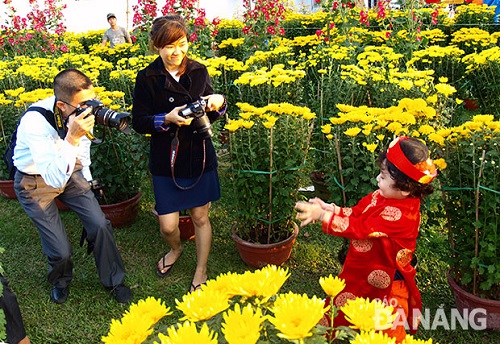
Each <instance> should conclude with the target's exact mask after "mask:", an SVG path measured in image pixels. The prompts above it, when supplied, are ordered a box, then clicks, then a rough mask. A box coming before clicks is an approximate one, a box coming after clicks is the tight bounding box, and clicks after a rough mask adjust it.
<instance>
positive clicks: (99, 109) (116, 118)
mask: <svg viewBox="0 0 500 344" xmlns="http://www.w3.org/2000/svg"><path fill="white" fill-rule="evenodd" d="M85 105H87V106H88V107H91V108H92V114H93V115H94V116H95V122H96V123H97V124H100V125H103V126H105V127H106V126H108V127H113V128H116V129H118V130H120V131H121V132H122V133H125V134H130V128H129V126H128V125H129V123H130V114H129V113H128V112H116V111H113V110H111V109H109V108H107V107H104V105H103V104H102V103H101V102H100V101H99V100H97V99H90V100H87V101H86V102H85ZM86 109H87V108H81V109H79V111H78V114H80V113H81V112H83V111H85V110H86Z"/></svg>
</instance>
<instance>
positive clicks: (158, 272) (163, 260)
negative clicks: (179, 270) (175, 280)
mask: <svg viewBox="0 0 500 344" xmlns="http://www.w3.org/2000/svg"><path fill="white" fill-rule="evenodd" d="M167 255H168V253H167V254H166V255H164V256H163V258H162V259H161V264H162V265H163V267H162V268H161V269H160V268H158V265H156V274H157V275H158V276H160V277H167V276H168V275H169V274H170V272H171V271H172V268H173V267H174V264H175V263H177V260H179V258H180V257H181V255H182V252H181V254H180V255H179V257H178V258H177V260H176V261H175V262H173V263H172V264H165V257H166V256H167ZM165 269H168V270H167V271H165V272H161V271H162V270H165Z"/></svg>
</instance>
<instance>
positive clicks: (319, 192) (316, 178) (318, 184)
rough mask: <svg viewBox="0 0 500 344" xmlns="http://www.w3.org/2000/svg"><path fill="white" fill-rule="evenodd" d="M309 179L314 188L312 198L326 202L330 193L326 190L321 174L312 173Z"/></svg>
mask: <svg viewBox="0 0 500 344" xmlns="http://www.w3.org/2000/svg"><path fill="white" fill-rule="evenodd" d="M309 178H310V179H311V183H312V184H313V186H314V196H316V197H318V198H321V199H322V200H323V201H325V202H327V201H328V199H329V198H330V191H329V190H328V186H327V184H326V182H325V178H324V176H323V173H321V172H318V171H314V172H312V173H311V174H310V175H309Z"/></svg>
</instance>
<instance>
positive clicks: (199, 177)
mask: <svg viewBox="0 0 500 344" xmlns="http://www.w3.org/2000/svg"><path fill="white" fill-rule="evenodd" d="M188 37H189V35H188V30H187V26H186V23H185V21H184V19H183V18H182V17H181V16H179V15H176V14H172V15H167V16H165V17H160V18H156V19H155V20H154V21H153V25H152V28H151V32H150V45H151V48H152V49H153V50H156V51H158V54H159V57H158V58H157V59H156V60H155V61H153V62H152V63H151V64H150V65H149V66H147V67H146V68H145V69H143V70H141V71H139V73H138V74H137V78H136V83H135V89H134V103H133V109H132V125H133V128H134V129H135V130H136V131H137V132H139V133H141V134H151V141H150V153H149V169H150V171H151V174H152V178H153V188H154V195H155V201H156V206H155V211H156V212H157V214H158V221H159V224H160V233H161V236H162V237H163V239H164V240H165V242H166V243H167V245H168V246H169V247H170V251H169V252H168V253H167V254H165V255H164V256H163V257H162V258H161V259H160V260H159V262H158V264H157V267H156V272H157V274H158V275H159V276H161V277H165V276H167V275H168V274H170V273H171V271H172V268H173V267H174V264H175V263H176V262H177V260H178V259H179V257H180V256H181V254H182V245H181V240H180V233H179V226H178V225H179V211H181V210H185V209H189V211H190V213H191V218H192V220H193V224H194V227H195V243H196V251H197V254H196V255H197V257H196V258H197V265H196V271H195V273H194V277H193V280H192V283H191V287H190V289H189V290H190V291H194V290H196V289H198V288H200V286H201V285H202V284H203V283H205V282H206V280H207V262H208V256H209V252H210V246H211V243H212V228H211V225H210V220H209V218H208V211H209V207H210V202H212V201H216V200H218V199H219V198H220V185H219V177H218V174H217V157H216V154H215V149H214V147H213V145H212V141H211V135H212V131H211V123H212V122H214V121H215V120H217V119H218V118H219V117H220V116H221V115H223V114H224V113H225V112H226V108H227V104H226V101H225V98H224V96H222V95H220V94H213V89H212V85H211V82H210V78H209V75H208V71H207V69H206V67H205V66H203V65H202V64H200V63H198V62H196V61H194V60H192V59H190V58H189V57H187V52H188V49H189V42H188Z"/></svg>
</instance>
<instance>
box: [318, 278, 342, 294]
mask: <svg viewBox="0 0 500 344" xmlns="http://www.w3.org/2000/svg"><path fill="white" fill-rule="evenodd" d="M319 284H320V285H321V288H323V290H324V291H325V293H326V295H328V296H330V297H331V298H334V297H335V296H337V295H338V293H340V292H341V291H342V290H344V288H345V281H344V280H343V279H342V278H339V277H338V276H335V277H333V276H332V275H330V276H328V277H320V279H319Z"/></svg>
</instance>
